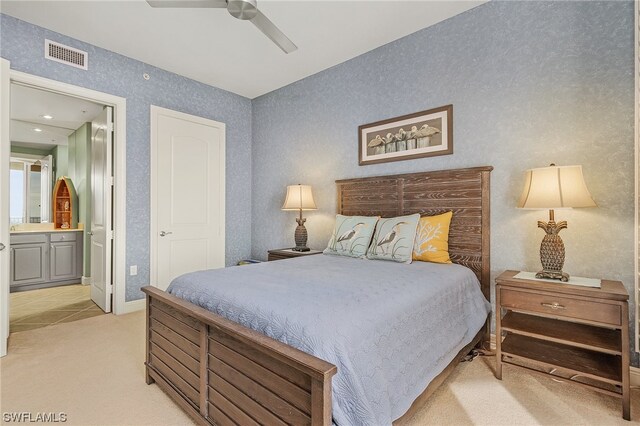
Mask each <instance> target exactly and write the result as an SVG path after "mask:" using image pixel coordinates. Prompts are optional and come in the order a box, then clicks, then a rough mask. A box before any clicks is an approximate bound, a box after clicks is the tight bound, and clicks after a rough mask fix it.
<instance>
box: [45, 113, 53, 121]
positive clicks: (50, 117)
mask: <svg viewBox="0 0 640 426" xmlns="http://www.w3.org/2000/svg"><path fill="white" fill-rule="evenodd" d="M42 118H44V119H45V120H53V116H52V115H49V114H45V115H43V116H42Z"/></svg>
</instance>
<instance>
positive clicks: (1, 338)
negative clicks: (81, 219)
mask: <svg viewBox="0 0 640 426" xmlns="http://www.w3.org/2000/svg"><path fill="white" fill-rule="evenodd" d="M9 66H10V64H9V61H8V60H6V59H3V58H0V161H2V162H3V163H4V167H0V169H1V170H2V175H0V194H2V196H1V197H0V242H2V243H3V244H4V245H5V247H4V249H3V250H2V251H1V252H0V274H2V277H0V357H2V356H5V355H6V354H7V343H8V339H9V281H10V279H9V274H10V272H9V267H10V260H9V258H10V254H9V253H10V249H11V247H10V246H11V241H10V239H11V233H10V231H9V229H10V220H9V216H10V214H9V179H10V178H9V176H10V172H9V169H10V168H11V164H10V163H11V141H10V135H9V127H8V126H3V125H2V123H3V122H5V118H6V122H9V121H10V119H11V111H10V108H11V104H10V103H9V97H8V96H5V95H4V93H8V91H9V90H10V88H11V84H10V83H9V74H10V68H9Z"/></svg>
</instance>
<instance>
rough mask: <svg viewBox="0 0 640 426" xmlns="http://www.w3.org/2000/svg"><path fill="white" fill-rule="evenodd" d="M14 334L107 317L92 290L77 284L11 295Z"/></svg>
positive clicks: (12, 331)
mask: <svg viewBox="0 0 640 426" xmlns="http://www.w3.org/2000/svg"><path fill="white" fill-rule="evenodd" d="M9 303H10V305H9V310H10V312H9V319H10V321H9V323H10V325H9V327H10V332H11V333H15V332H18V331H26V330H33V329H36V328H42V327H46V326H48V325H52V324H60V323H63V322H71V321H76V320H80V319H85V318H91V317H95V316H98V315H103V314H104V312H103V311H102V309H100V308H99V307H98V306H97V305H96V304H95V303H93V301H92V300H91V286H88V285H81V284H73V285H65V286H60V287H51V288H43V289H38V290H30V291H21V292H17V293H11V300H10V302H9Z"/></svg>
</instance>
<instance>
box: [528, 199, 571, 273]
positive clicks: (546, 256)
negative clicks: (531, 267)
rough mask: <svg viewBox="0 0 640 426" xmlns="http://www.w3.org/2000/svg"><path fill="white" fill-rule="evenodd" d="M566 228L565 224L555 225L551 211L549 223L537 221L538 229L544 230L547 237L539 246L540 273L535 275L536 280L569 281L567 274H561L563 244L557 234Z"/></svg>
mask: <svg viewBox="0 0 640 426" xmlns="http://www.w3.org/2000/svg"><path fill="white" fill-rule="evenodd" d="M566 227H567V222H566V221H562V222H559V223H556V221H555V219H554V214H553V210H549V222H542V221H538V228H542V229H544V230H545V232H546V233H547V235H545V236H544V238H543V239H542V243H541V244H540V262H541V263H542V271H540V272H538V273H537V274H536V278H546V279H552V280H559V281H562V282H567V281H569V274H567V273H566V272H562V267H563V266H564V254H565V252H564V242H563V241H562V238H560V235H558V233H559V232H560V231H561V230H563V229H565V228H566Z"/></svg>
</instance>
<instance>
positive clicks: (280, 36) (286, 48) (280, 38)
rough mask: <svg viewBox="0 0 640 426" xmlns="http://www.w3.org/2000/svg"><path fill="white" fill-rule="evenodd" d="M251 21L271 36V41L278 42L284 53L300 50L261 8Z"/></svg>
mask: <svg viewBox="0 0 640 426" xmlns="http://www.w3.org/2000/svg"><path fill="white" fill-rule="evenodd" d="M251 23H253V25H255V26H256V27H258V29H259V30H260V31H262V32H263V33H264V35H266V36H267V37H269V38H270V39H271V41H273V42H274V43H275V44H277V45H278V47H279V48H280V49H282V51H283V52H284V53H291V52H294V51H296V50H298V46H296V45H295V44H293V42H292V41H291V40H289V38H288V37H287V36H286V35H284V33H283V32H282V31H280V30H279V29H278V27H276V26H275V24H274V23H273V22H271V21H270V20H269V18H267V17H266V16H264V14H263V13H262V12H260V11H259V10H258V14H257V15H256V16H255V17H254V18H253V19H251Z"/></svg>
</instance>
